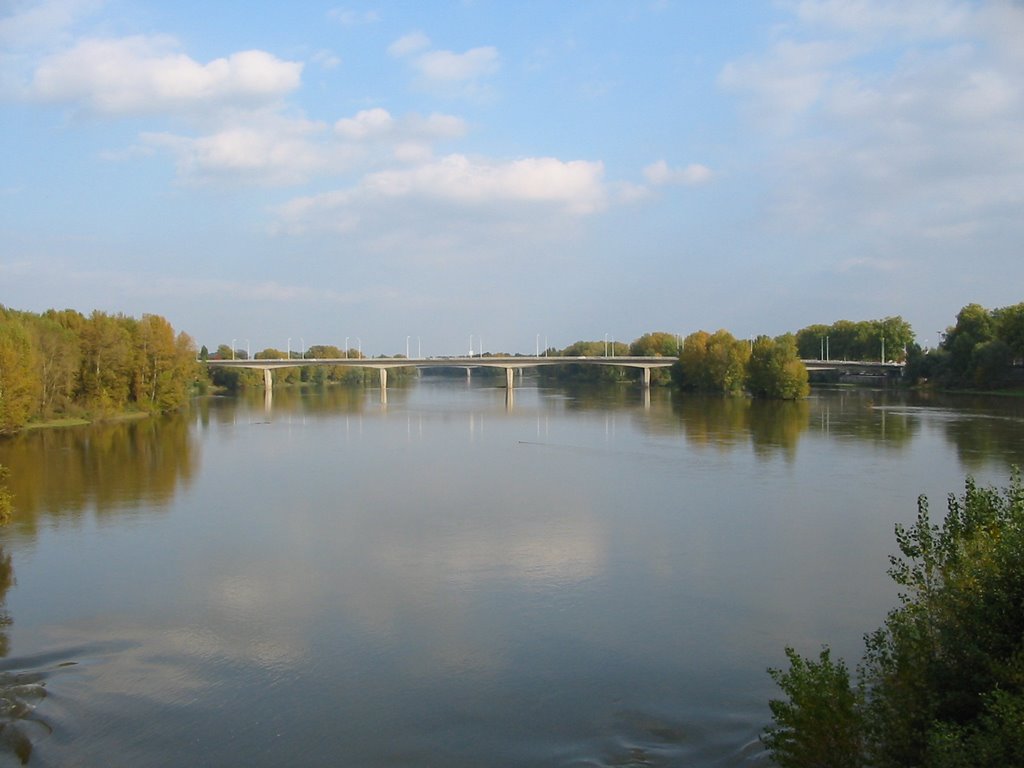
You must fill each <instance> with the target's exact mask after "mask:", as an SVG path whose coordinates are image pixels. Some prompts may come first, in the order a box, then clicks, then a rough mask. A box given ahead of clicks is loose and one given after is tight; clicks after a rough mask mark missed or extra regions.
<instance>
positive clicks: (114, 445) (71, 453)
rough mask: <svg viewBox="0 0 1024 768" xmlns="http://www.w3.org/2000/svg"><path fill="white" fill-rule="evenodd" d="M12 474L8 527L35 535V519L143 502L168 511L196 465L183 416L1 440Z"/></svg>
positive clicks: (0, 456) (1, 454)
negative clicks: (12, 513) (12, 504)
mask: <svg viewBox="0 0 1024 768" xmlns="http://www.w3.org/2000/svg"><path fill="white" fill-rule="evenodd" d="M0 464H3V465H5V466H7V467H9V468H10V470H11V475H10V478H9V480H8V485H9V487H10V490H11V492H12V493H13V494H14V498H15V517H14V520H13V522H12V527H13V528H14V530H16V531H17V532H19V533H26V532H30V531H34V530H35V529H36V527H37V526H38V524H39V517H40V515H44V514H45V515H54V516H61V517H71V518H78V517H80V516H81V515H82V514H83V512H85V511H87V510H93V511H95V513H96V514H97V515H107V514H110V513H112V512H117V511H120V510H123V509H126V508H132V507H135V506H137V505H138V504H139V503H140V502H142V501H145V502H148V503H151V504H155V505H158V506H163V505H166V504H167V503H168V502H169V501H170V500H171V499H172V498H173V496H174V494H175V493H176V491H177V490H178V489H179V488H180V487H181V486H187V485H188V484H189V483H190V482H191V479H192V477H193V475H194V473H195V472H196V470H197V468H198V465H199V456H198V449H197V448H196V447H195V446H194V444H193V439H192V435H191V434H190V423H189V419H188V417H187V415H185V414H177V415H174V416H169V417H166V418H160V419H156V418H154V419H141V420H136V421H128V422H111V423H103V424H96V425H92V426H87V427H74V428H70V429H45V430H35V431H30V432H25V433H22V434H20V435H18V436H16V437H13V438H10V439H8V440H0Z"/></svg>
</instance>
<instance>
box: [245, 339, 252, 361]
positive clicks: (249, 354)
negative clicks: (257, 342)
mask: <svg viewBox="0 0 1024 768" xmlns="http://www.w3.org/2000/svg"><path fill="white" fill-rule="evenodd" d="M245 359H246V360H252V354H251V353H250V352H249V340H248V339H246V340H245Z"/></svg>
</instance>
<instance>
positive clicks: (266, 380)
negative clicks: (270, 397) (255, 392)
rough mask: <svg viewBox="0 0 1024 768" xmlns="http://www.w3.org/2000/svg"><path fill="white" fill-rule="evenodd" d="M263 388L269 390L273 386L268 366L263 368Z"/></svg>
mask: <svg viewBox="0 0 1024 768" xmlns="http://www.w3.org/2000/svg"><path fill="white" fill-rule="evenodd" d="M263 388H264V389H266V390H267V392H269V391H270V390H272V389H273V388H274V376H273V374H272V373H271V372H270V369H269V368H264V369H263Z"/></svg>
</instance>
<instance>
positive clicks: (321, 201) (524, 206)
mask: <svg viewBox="0 0 1024 768" xmlns="http://www.w3.org/2000/svg"><path fill="white" fill-rule="evenodd" d="M603 177H604V166H603V164H602V163H599V162H588V161H582V160H573V161H563V160H559V159H557V158H552V157H534V158H524V159H520V160H514V161H509V162H499V161H492V160H473V159H470V158H468V157H465V156H463V155H457V154H456V155H448V156H446V157H443V158H440V159H437V160H432V161H430V162H427V163H423V164H420V165H416V166H414V167H412V168H406V169H388V170H383V171H377V172H374V173H370V174H367V175H366V176H365V177H364V178H363V179H362V181H361V182H360V183H359V184H358V185H357V186H356V187H353V188H349V189H344V190H338V191H334V192H328V193H324V194H320V195H312V196H306V197H301V198H296V199H295V200H292V201H290V202H289V203H287V204H286V205H284V206H282V207H281V208H279V209H278V211H277V213H278V218H279V223H280V228H281V229H282V230H284V231H290V232H303V231H306V230H309V229H313V230H339V229H341V230H345V231H349V230H351V229H353V228H355V227H356V226H358V225H359V223H360V222H361V221H362V220H363V218H364V214H365V213H367V212H369V211H371V210H379V209H380V208H386V209H388V210H390V211H391V212H392V213H391V215H389V216H387V217H386V218H387V219H388V220H389V221H390V222H391V226H392V227H400V226H401V222H402V219H403V217H404V216H411V215H414V214H413V208H410V205H409V204H410V203H414V202H418V203H419V204H421V205H422V206H425V207H428V208H429V207H431V206H436V205H438V204H440V205H442V206H447V207H448V209H449V211H454V212H453V213H452V214H451V215H454V216H456V217H463V216H464V214H460V213H457V212H458V211H460V210H461V211H463V212H464V211H465V210H467V209H472V210H473V211H475V212H478V213H482V212H485V211H486V212H488V213H489V214H493V215H494V216H497V217H499V218H500V217H505V218H509V217H511V218H520V217H521V218H522V219H523V221H524V222H526V221H536V217H537V215H538V214H544V213H545V212H546V213H547V214H550V215H552V216H565V215H566V214H568V215H569V216H572V217H579V216H585V215H588V214H592V213H595V212H598V211H600V210H602V209H604V208H605V207H606V206H607V204H608V197H609V194H608V190H607V188H606V185H605V182H604V178H603ZM397 203H401V205H400V206H399V207H396V204H397Z"/></svg>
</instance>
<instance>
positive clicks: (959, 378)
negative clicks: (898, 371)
mask: <svg viewBox="0 0 1024 768" xmlns="http://www.w3.org/2000/svg"><path fill="white" fill-rule="evenodd" d="M1022 364H1024V303H1021V304H1015V305H1013V306H1010V307H1002V308H999V309H994V310H991V311H990V310H988V309H985V307H982V306H981V305H980V304H968V305H967V306H965V307H963V308H962V309H961V310H960V311H959V312H958V313H957V316H956V324H955V325H953V326H952V327H950V328H947V329H946V333H945V336H944V338H943V340H942V342H941V344H940V345H939V346H938V348H937V349H933V350H930V351H928V352H927V354H925V353H922V354H920V355H917V356H915V357H914V358H912V359H911V361H910V366H909V370H908V374H909V375H910V376H911V377H912V378H913V379H914V380H917V381H920V380H923V379H931V380H933V381H934V382H935V383H937V384H939V385H941V386H945V387H965V388H978V389H995V388H998V387H1001V386H1006V385H1008V384H1011V383H1012V382H1013V381H1014V380H1015V367H1016V368H1018V369H1019V367H1020V366H1021V365H1022ZM1019 379H1020V374H1019V371H1018V372H1016V380H1019Z"/></svg>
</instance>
